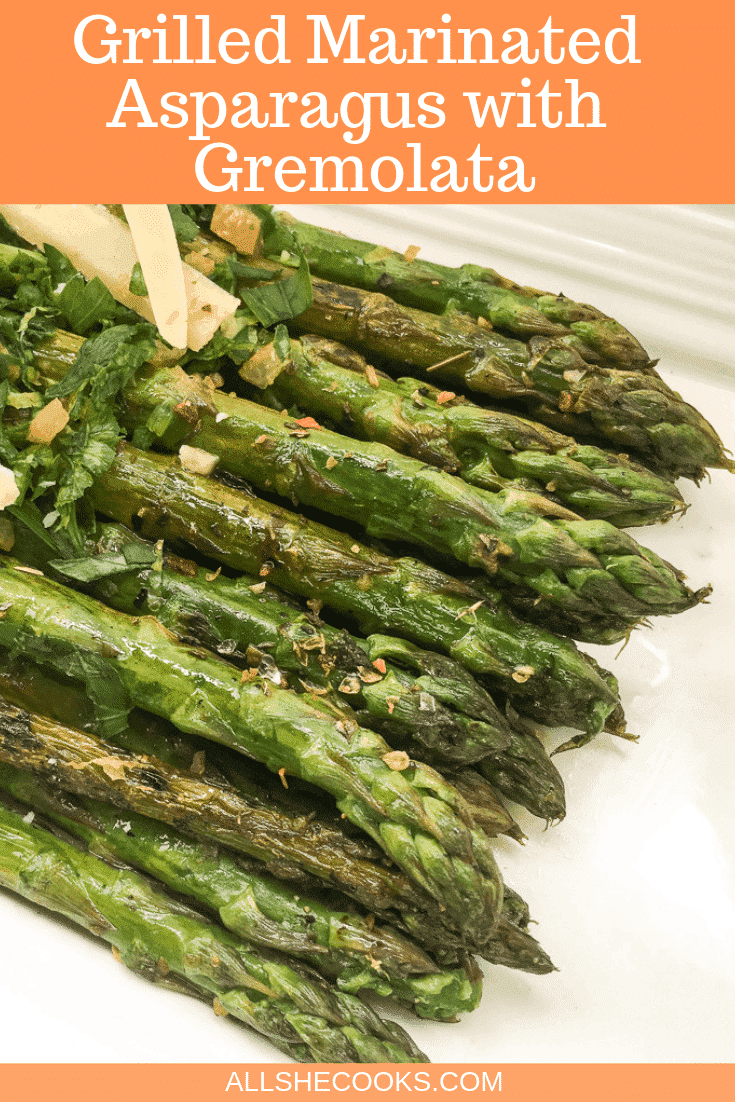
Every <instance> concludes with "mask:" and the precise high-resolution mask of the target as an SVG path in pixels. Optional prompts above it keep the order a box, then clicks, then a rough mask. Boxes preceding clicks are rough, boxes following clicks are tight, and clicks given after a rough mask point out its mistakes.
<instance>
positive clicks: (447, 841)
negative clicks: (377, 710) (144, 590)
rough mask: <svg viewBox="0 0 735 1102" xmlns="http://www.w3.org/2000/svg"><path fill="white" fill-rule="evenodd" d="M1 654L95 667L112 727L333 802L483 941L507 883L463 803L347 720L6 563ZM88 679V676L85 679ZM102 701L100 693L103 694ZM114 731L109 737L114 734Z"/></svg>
mask: <svg viewBox="0 0 735 1102" xmlns="http://www.w3.org/2000/svg"><path fill="white" fill-rule="evenodd" d="M0 605H6V606H7V611H6V612H5V614H4V616H3V618H2V620H0V644H2V645H5V646H14V647H15V648H17V649H18V650H21V649H22V650H23V651H24V652H25V653H27V654H28V655H29V657H32V658H37V659H39V660H40V661H41V662H42V664H45V665H48V666H50V667H52V668H55V669H57V670H58V669H62V671H63V672H66V673H69V672H72V673H73V672H74V669H75V668H77V669H79V670H81V671H84V673H86V675H87V676H86V678H85V680H87V683H88V684H89V680H88V679H89V677H90V665H92V666H94V667H95V673H96V676H97V677H100V676H102V677H103V678H105V680H106V682H107V684H106V686H105V688H106V689H107V690H108V691H109V690H110V689H112V691H113V693H115V694H116V696H117V700H116V707H117V712H118V714H117V715H116V716H114V717H113V718H114V720H115V724H116V725H118V726H119V728H122V727H124V722H125V721H124V715H125V713H126V709H127V710H129V708H130V707H132V706H137V707H142V708H144V709H146V710H148V711H151V712H153V713H154V714H156V715H162V716H164V717H165V718H170V719H171V721H172V722H173V723H174V724H175V726H177V727H179V728H180V729H181V730H183V731H185V732H187V733H191V734H197V735H201V736H203V737H205V738H209V739H212V740H213V741H215V742H220V743H223V744H224V745H227V746H231V747H232V748H234V749H236V750H238V751H239V752H241V753H245V754H247V755H249V756H251V757H254V758H256V759H257V760H260V761H263V762H264V764H265V765H267V766H268V768H269V769H271V770H272V771H273V772H274V773H275V772H281V771H282V775H285V773H286V772H289V773H292V774H293V775H294V776H297V777H301V778H302V779H303V780H305V781H309V782H311V783H315V784H317V786H319V787H321V788H323V789H325V790H326V791H327V792H330V793H331V794H332V795H333V796H334V797H335V799H336V801H337V806H338V807H339V809H340V811H342V813H343V814H345V815H346V816H347V817H348V818H349V819H350V820H351V821H352V822H354V823H355V825H357V826H359V827H361V828H362V829H363V830H365V831H366V832H367V833H368V834H369V835H371V836H372V837H373V838H374V839H375V841H376V842H378V844H379V845H380V846H381V847H382V848H383V849H384V850H385V852H386V853H387V854H388V855H389V856H390V857H391V858H393V859H394V860H395V861H396V864H398V866H399V867H400V868H402V869H403V870H404V871H405V872H406V873H408V875H409V876H411V877H412V878H413V879H415V880H416V881H417V883H419V884H420V885H421V886H422V887H423V888H424V889H425V890H426V891H427V892H428V893H429V894H430V895H433V896H434V898H435V899H437V901H438V902H440V903H442V904H443V905H444V906H445V908H446V919H447V923H448V924H449V925H452V924H454V925H455V926H460V927H462V928H467V929H468V931H469V935H470V936H471V937H473V938H477V941H478V943H479V944H482V943H483V941H485V940H487V938H488V937H489V935H490V933H491V931H492V928H493V926H494V925H495V922H496V921H497V918H498V915H499V912H500V907H501V903H502V881H501V879H500V874H499V873H498V870H497V866H496V864H495V861H494V858H493V855H492V851H491V849H490V846H489V844H488V841H487V839H486V837H485V836H484V835H483V834H482V833H481V831H479V830H477V829H475V828H474V827H473V826H472V823H471V819H470V817H469V811H468V808H467V805H466V804H465V802H464V801H463V800H462V798H461V797H460V796H459V795H458V793H457V792H456V791H455V790H454V789H453V788H452V787H451V786H450V785H449V784H447V782H446V781H444V780H443V779H442V777H441V776H440V775H439V774H438V773H435V772H434V771H433V770H432V769H430V768H429V767H428V766H424V765H422V764H421V763H419V762H412V761H411V760H410V759H409V758H408V755H407V754H405V752H395V751H392V750H391V748H390V747H389V746H388V744H387V743H385V742H384V741H383V739H381V738H380V737H379V736H378V735H377V734H375V733H374V732H371V731H366V730H365V729H363V728H360V727H358V726H357V724H356V723H354V722H353V721H351V720H349V719H341V718H337V719H335V718H334V717H328V716H327V715H326V714H325V713H324V711H322V710H320V709H317V708H315V707H313V706H312V705H311V704H310V703H309V702H308V701H307V700H306V699H305V698H304V697H302V696H297V695H296V694H294V693H292V692H289V691H288V690H283V689H275V688H273V687H272V686H271V684H270V683H269V682H268V681H266V680H264V679H262V678H260V677H256V679H255V680H243V678H242V675H241V673H240V671H239V670H237V669H236V668H234V667H232V666H230V665H228V664H227V663H225V662H223V661H221V660H218V659H216V658H215V657H213V656H210V654H209V653H208V652H205V651H195V650H193V649H191V648H188V647H185V646H183V645H181V644H180V643H178V641H176V640H175V638H174V637H173V636H172V635H171V634H170V633H169V632H167V631H166V629H164V628H163V627H162V626H161V625H160V624H159V623H158V622H157V621H156V620H153V619H152V618H151V617H141V618H139V619H138V618H131V617H127V616H123V615H122V614H121V613H117V612H113V611H112V610H110V609H107V608H106V607H105V606H103V605H100V604H99V603H98V602H96V601H94V600H92V599H90V598H87V597H83V596H81V595H79V594H76V593H73V592H72V591H71V590H68V589H66V588H65V587H63V586H59V585H56V584H55V583H52V582H50V581H48V580H47V579H45V578H43V577H39V576H36V575H33V574H29V573H27V571H26V570H24V569H23V568H20V569H19V568H18V567H17V564H15V563H13V561H12V560H9V559H0ZM84 673H83V676H84ZM97 691H99V689H98V690H97ZM113 733H114V728H113Z"/></svg>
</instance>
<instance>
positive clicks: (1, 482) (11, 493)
mask: <svg viewBox="0 0 735 1102" xmlns="http://www.w3.org/2000/svg"><path fill="white" fill-rule="evenodd" d="M19 497H20V490H19V489H18V486H17V484H16V481H15V475H14V474H13V472H12V471H10V470H8V468H7V467H3V466H2V464H0V509H5V508H7V506H8V505H14V504H15V502H16V501H17V500H18V498H19Z"/></svg>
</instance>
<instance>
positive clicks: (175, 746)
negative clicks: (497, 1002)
mask: <svg viewBox="0 0 735 1102" xmlns="http://www.w3.org/2000/svg"><path fill="white" fill-rule="evenodd" d="M0 695H2V696H3V697H4V699H5V700H6V702H8V703H9V704H11V705H13V706H15V707H16V708H20V709H22V710H23V711H26V712H35V713H38V712H40V713H42V714H43V715H46V716H48V717H50V718H51V719H53V720H55V721H56V723H58V724H60V725H61V726H63V727H72V726H73V727H77V728H83V729H84V730H85V731H86V732H89V731H93V730H94V729H95V716H94V709H93V708H92V705H91V703H90V701H89V699H88V696H87V694H86V693H85V692H84V691H83V690H82V688H81V687H80V686H78V685H77V684H76V683H75V682H72V681H68V680H65V681H60V680H58V679H57V678H56V677H54V676H52V675H50V674H48V673H47V672H46V671H44V670H42V669H41V668H40V667H39V666H37V665H36V664H35V663H34V662H29V661H27V660H24V661H23V662H22V663H21V662H20V660H16V661H9V660H8V657H7V653H6V652H5V653H4V652H1V651H0ZM115 745H116V746H120V747H122V748H124V749H127V750H129V751H130V752H131V753H133V754H135V755H137V756H138V757H140V756H142V757H144V758H148V759H151V758H156V759H158V763H159V764H158V765H157V769H158V771H159V772H161V773H165V777H166V780H167V783H166V785H165V786H164V787H160V786H159V787H158V788H157V789H154V791H157V792H159V794H160V793H167V794H168V795H169V796H172V795H173V793H174V792H175V794H176V803H175V805H174V804H172V806H171V808H170V813H169V812H166V813H165V814H163V813H162V811H163V809H165V807H166V806H167V805H166V800H165V797H164V796H163V795H159V796H158V797H155V799H156V803H155V806H154V805H153V803H152V802H151V801H152V799H153V797H152V796H151V792H150V791H143V792H138V791H137V790H136V789H135V788H134V789H133V791H132V793H131V801H132V800H133V797H135V799H136V800H141V799H142V800H143V803H139V802H136V803H135V804H134V807H135V808H142V812H143V813H144V814H146V815H148V816H151V815H152V814H153V817H154V818H156V819H157V820H158V821H159V822H165V823H167V824H168V825H169V826H174V827H176V828H178V829H182V830H184V829H185V830H186V831H187V832H188V833H189V834H191V833H192V827H191V824H192V822H196V823H198V824H199V834H198V837H199V838H200V839H201V840H202V841H204V842H206V843H208V844H209V845H210V846H211V845H213V844H214V845H220V844H221V845H225V846H226V847H228V848H230V849H234V850H235V851H236V852H237V853H238V854H239V855H240V857H239V858H238V859H239V861H240V863H242V860H243V856H242V855H245V856H249V855H252V854H253V853H255V854H256V855H257V856H259V857H261V858H262V852H261V853H258V849H257V848H256V849H253V848H252V847H251V845H250V843H249V842H248V839H252V836H253V832H251V831H250V829H249V823H250V821H251V820H252V821H253V823H254V824H255V825H257V821H258V812H257V811H256V812H255V813H253V808H255V809H259V808H265V809H266V811H267V812H268V813H269V814H270V815H271V816H272V821H271V822H270V824H267V825H266V828H265V829H266V830H267V831H268V832H269V833H268V834H267V837H272V838H273V839H274V845H273V852H272V853H271V854H269V855H267V856H266V859H265V860H266V862H267V863H265V864H262V865H261V864H258V863H257V862H253V870H254V872H258V873H262V874H263V875H268V874H271V875H272V876H276V877H278V878H279V879H286V880H288V881H289V885H290V886H293V885H294V884H295V885H296V886H297V888H298V889H299V890H300V891H301V892H302V894H303V893H304V892H308V893H313V890H314V888H315V886H319V885H320V884H322V885H324V886H326V887H328V888H330V887H331V888H333V889H337V888H338V889H340V891H342V892H345V893H346V894H347V895H350V896H351V897H352V898H353V899H355V900H356V901H357V903H359V904H361V905H362V907H363V908H365V909H366V910H367V912H369V913H373V914H377V915H378V916H379V917H381V918H382V919H383V920H385V921H386V922H389V923H390V924H391V925H392V926H393V927H397V928H399V929H401V930H403V931H406V932H410V934H411V938H412V940H413V941H414V942H416V941H418V942H420V943H421V944H422V945H424V946H425V947H427V948H428V949H429V951H430V952H431V954H432V957H433V958H434V959H435V960H437V961H441V962H442V963H443V965H444V966H445V967H447V968H449V967H455V966H458V965H462V963H463V961H464V957H465V953H464V952H463V951H462V944H463V939H462V937H460V936H455V935H454V934H453V933H452V931H450V930H448V929H447V927H446V926H444V925H443V924H442V919H441V915H440V913H439V912H438V908H437V905H436V903H435V902H434V900H433V899H432V898H431V896H430V895H428V894H427V893H425V892H423V891H422V889H421V888H419V887H418V886H417V885H416V884H414V883H413V881H411V880H409V879H408V877H406V876H405V875H404V874H403V873H401V872H400V871H399V870H398V869H396V868H386V867H385V861H384V859H383V854H382V851H381V850H380V849H379V848H378V847H377V846H375V844H374V843H373V842H372V841H371V840H370V839H368V838H366V837H364V836H362V837H351V836H348V835H346V834H345V828H346V826H347V820H342V819H338V820H337V821H336V822H334V823H333V822H331V821H330V820H329V819H328V818H327V817H326V816H325V814H324V813H323V812H322V810H321V809H319V811H317V810H316V808H315V804H314V801H313V799H312V798H311V793H310V794H309V799H308V800H307V799H303V800H302V799H298V798H297V796H296V794H295V791H294V787H293V784H290V786H289V788H288V789H284V788H283V786H282V784H281V783H280V779H279V784H278V786H277V787H275V788H274V787H273V786H271V785H269V784H268V781H269V780H270V779H271V776H272V775H271V774H269V773H267V772H266V771H265V770H263V769H262V767H260V766H259V765H258V763H257V762H250V761H249V762H247V765H246V767H245V768H242V767H240V768H238V766H239V764H240V763H241V762H243V764H244V759H242V758H241V757H240V755H239V754H235V753H232V752H229V751H227V749H226V748H225V747H217V746H215V745H214V744H213V743H207V742H205V741H204V740H199V739H195V738H190V737H187V736H184V735H181V734H180V733H178V732H176V730H175V728H172V727H170V725H168V724H165V723H164V722H163V721H162V720H160V719H158V718H157V717H155V716H151V715H150V714H149V713H144V712H139V711H137V710H134V711H133V712H131V713H130V715H129V716H128V728H127V729H126V730H125V731H122V732H120V733H119V734H118V735H116V736H115ZM105 753H107V748H106V749H105ZM24 765H25V766H27V765H28V759H27V758H24ZM164 766H165V767H167V768H164ZM123 768H125V766H123ZM78 772H79V770H74V771H73V773H71V774H70V779H71V780H72V781H73V782H74V785H75V791H76V792H80V783H81V782H80V781H79V778H78V777H77V774H78ZM264 773H265V776H264V775H263V774H264ZM103 774H104V771H102V773H100V771H99V770H98V769H96V770H95V771H94V779H95V784H100V783H102V784H104V785H108V787H107V788H105V790H104V792H105V794H106V795H105V798H106V799H107V802H110V803H114V802H115V799H116V798H117V797H113V795H112V793H113V790H115V791H118V790H119V787H120V785H119V780H120V778H118V781H117V783H116V784H114V785H113V784H112V780H111V778H109V777H108V776H107V774H104V776H103ZM246 774H247V775H246ZM125 776H126V778H127V780H130V774H129V771H128V772H126V773H125ZM49 779H50V780H51V781H53V783H55V784H56V783H58V782H59V776H58V773H54V774H53V775H51V776H50V777H49ZM255 780H257V784H255V783H253V782H254V781H255ZM260 786H262V788H261V787H260ZM150 787H151V786H150V785H147V788H148V789H150ZM93 791H97V794H98V795H100V794H101V793H100V792H99V791H98V790H96V789H94V790H93ZM213 791H214V792H215V794H216V795H217V799H214V800H213V798H212V792H213ZM189 792H191V793H192V794H193V798H192V799H191V801H189V802H187V793H189ZM84 793H89V788H84V790H83V793H82V794H84ZM238 798H239V799H238ZM134 807H133V806H131V804H130V803H128V804H126V805H125V807H124V808H123V810H125V811H126V812H130V811H133V810H134ZM276 812H277V814H276ZM284 816H286V817H287V818H288V819H289V820H290V821H291V823H292V826H293V827H294V828H295V829H294V831H293V832H292V833H295V832H296V831H298V834H299V835H305V836H306V837H307V839H308V840H309V841H310V842H311V847H310V848H311V849H312V850H313V851H314V854H313V856H312V858H311V861H310V862H309V861H306V862H304V861H302V857H301V854H302V850H303V847H302V849H301V850H299V851H298V852H297V853H294V852H293V849H292V850H288V848H286V850H285V851H284V850H283V847H282V843H281V841H280V839H281V838H282V836H283V829H282V821H283V818H284ZM294 818H296V819H297V820H298V821H297V822H296V823H294ZM207 825H208V826H209V830H207V829H206V828H207ZM286 845H287V846H288V838H287V843H286ZM260 848H261V851H262V850H263V849H265V848H266V847H265V845H263V846H261V847H260ZM284 852H285V857H284ZM330 868H332V869H334V870H335V872H336V875H334V874H332V873H331V872H330ZM333 895H334V899H335V908H339V907H341V906H342V900H341V897H340V896H338V895H337V893H336V891H335V892H334V893H333ZM338 899H339V900H340V902H339V903H337V902H336V900H338ZM527 926H528V906H527V905H526V904H525V903H524V902H523V900H521V899H520V897H519V896H518V894H517V892H514V891H513V890H512V889H510V888H508V887H507V886H506V887H505V888H504V892H503V912H502V914H501V916H500V919H499V921H498V925H497V927H496V928H495V930H494V931H493V935H492V937H491V938H490V940H489V941H488V943H487V945H486V946H484V947H483V948H482V949H481V955H482V956H483V957H484V958H485V959H486V960H488V961H490V962H491V963H502V964H504V965H505V966H506V967H510V968H517V969H521V970H523V971H530V972H536V973H539V974H543V973H545V972H549V971H551V970H552V969H553V965H552V964H551V961H550V960H549V958H548V957H547V956H546V954H545V953H544V951H543V949H541V947H540V946H539V944H538V942H537V941H535V940H534V939H533V938H532V937H531V936H530V935H529V934H528V932H527ZM519 927H520V929H519ZM465 943H466V939H465ZM471 948H472V949H473V950H474V949H475V948H476V947H475V946H471Z"/></svg>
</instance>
